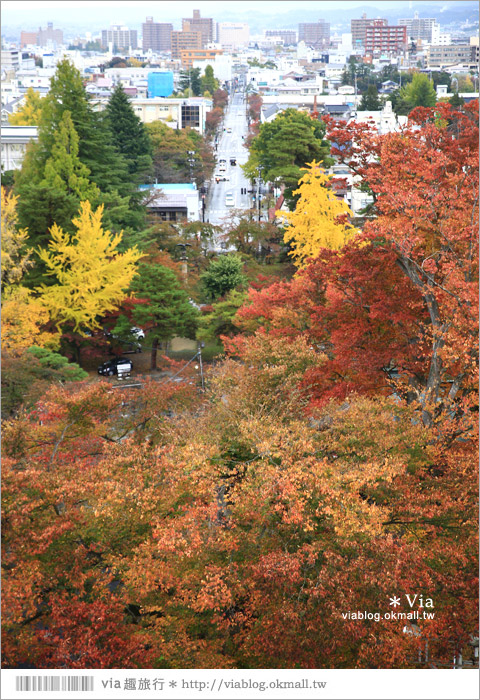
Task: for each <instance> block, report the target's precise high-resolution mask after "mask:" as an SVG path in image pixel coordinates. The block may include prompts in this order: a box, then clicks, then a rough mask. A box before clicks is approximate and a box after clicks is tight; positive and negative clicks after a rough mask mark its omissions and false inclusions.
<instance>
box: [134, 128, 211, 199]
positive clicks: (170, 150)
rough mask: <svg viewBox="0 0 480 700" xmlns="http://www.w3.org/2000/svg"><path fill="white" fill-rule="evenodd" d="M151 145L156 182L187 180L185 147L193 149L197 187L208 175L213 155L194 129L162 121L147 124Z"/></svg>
mask: <svg viewBox="0 0 480 700" xmlns="http://www.w3.org/2000/svg"><path fill="white" fill-rule="evenodd" d="M147 130H148V133H149V135H150V138H151V140H152V146H153V173H154V177H155V179H156V180H157V181H158V182H164V183H169V182H189V181H190V166H189V163H188V158H189V156H188V151H194V157H193V177H194V180H195V182H196V183H197V186H198V187H200V186H201V185H202V184H203V183H204V181H205V180H207V179H208V178H209V177H211V175H212V173H213V169H214V165H215V159H214V155H213V151H212V148H211V146H210V145H209V144H208V143H207V142H206V140H205V138H204V137H203V136H202V135H201V134H199V133H198V131H195V130H194V129H179V130H177V129H171V128H170V127H169V126H167V125H166V124H164V123H163V122H161V121H155V122H152V123H151V124H147Z"/></svg>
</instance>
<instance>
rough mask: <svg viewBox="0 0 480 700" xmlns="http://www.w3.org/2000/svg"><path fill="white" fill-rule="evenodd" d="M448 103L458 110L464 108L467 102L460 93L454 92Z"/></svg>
mask: <svg viewBox="0 0 480 700" xmlns="http://www.w3.org/2000/svg"><path fill="white" fill-rule="evenodd" d="M448 101H449V102H450V104H451V105H452V107H454V108H455V109H458V108H459V107H462V105H464V104H465V100H464V99H463V97H460V95H459V94H458V92H454V93H453V95H452V96H451V97H450V99H449V100H448Z"/></svg>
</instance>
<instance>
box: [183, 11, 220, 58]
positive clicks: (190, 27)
mask: <svg viewBox="0 0 480 700" xmlns="http://www.w3.org/2000/svg"><path fill="white" fill-rule="evenodd" d="M182 31H184V32H200V34H201V35H202V46H201V47H200V48H202V49H203V48H204V47H205V46H206V45H207V44H209V43H211V42H212V41H213V40H214V38H215V37H214V27H213V19H212V18H211V17H200V10H194V11H193V17H192V18H188V19H182Z"/></svg>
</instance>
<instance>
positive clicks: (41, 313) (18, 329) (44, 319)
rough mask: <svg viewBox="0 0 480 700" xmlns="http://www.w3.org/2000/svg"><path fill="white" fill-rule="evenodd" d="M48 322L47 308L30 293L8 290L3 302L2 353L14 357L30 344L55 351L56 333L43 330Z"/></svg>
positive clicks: (19, 288)
mask: <svg viewBox="0 0 480 700" xmlns="http://www.w3.org/2000/svg"><path fill="white" fill-rule="evenodd" d="M49 320H50V314H49V311H48V308H47V307H46V306H45V304H43V302H42V301H41V300H40V299H35V298H34V296H33V295H32V292H31V291H30V290H28V289H26V288H25V287H17V288H16V289H15V288H13V287H12V288H9V289H7V290H6V291H5V295H4V299H3V302H2V351H4V352H8V353H9V354H11V355H16V354H18V353H21V352H22V351H23V350H25V349H26V348H29V347H31V346H32V345H38V346H39V347H42V348H50V349H51V350H55V349H57V348H58V345H59V338H60V336H59V334H58V333H50V332H48V331H45V330H44V327H45V325H46V324H47V323H48V321H49Z"/></svg>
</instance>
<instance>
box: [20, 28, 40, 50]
mask: <svg viewBox="0 0 480 700" xmlns="http://www.w3.org/2000/svg"><path fill="white" fill-rule="evenodd" d="M37 41H38V34H37V32H21V33H20V48H21V49H23V47H24V46H29V45H30V44H31V45H33V46H36V44H37Z"/></svg>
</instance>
